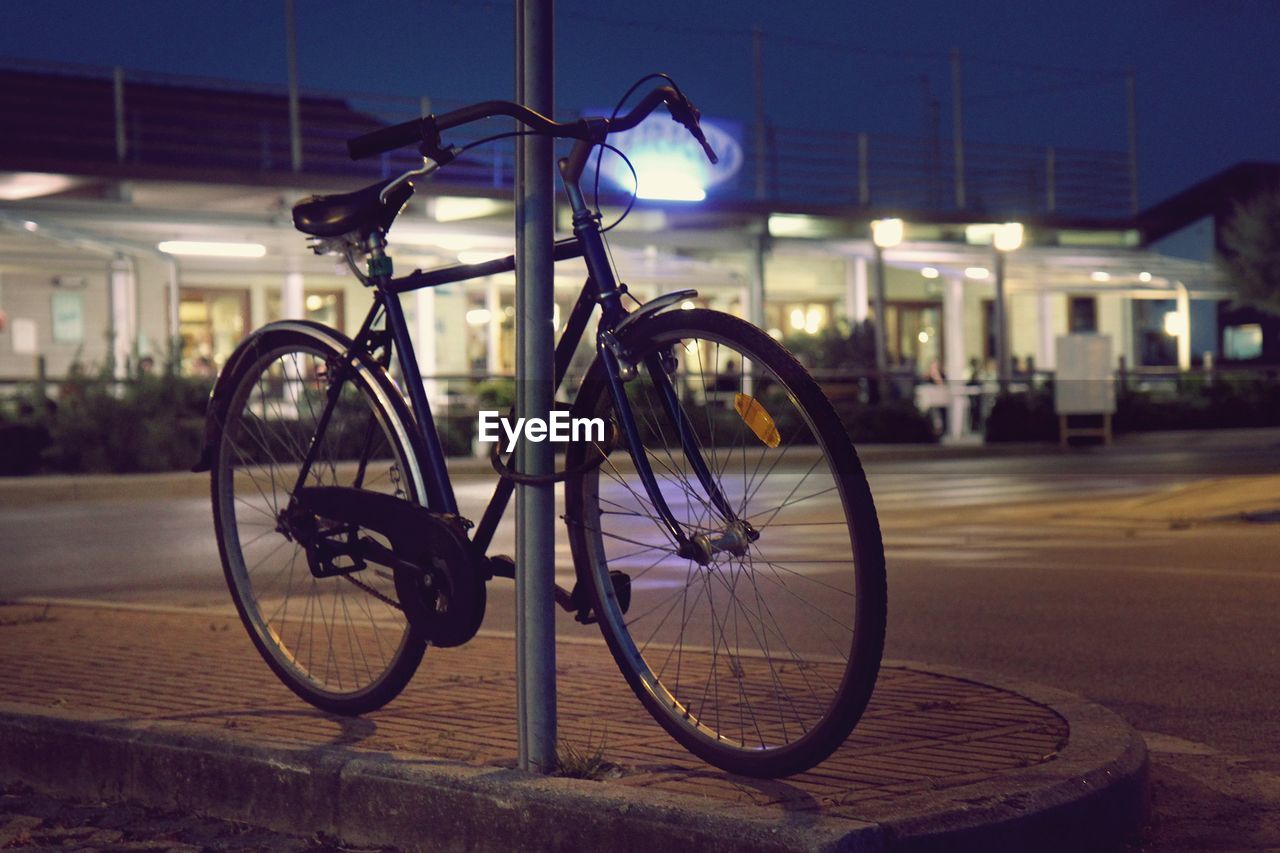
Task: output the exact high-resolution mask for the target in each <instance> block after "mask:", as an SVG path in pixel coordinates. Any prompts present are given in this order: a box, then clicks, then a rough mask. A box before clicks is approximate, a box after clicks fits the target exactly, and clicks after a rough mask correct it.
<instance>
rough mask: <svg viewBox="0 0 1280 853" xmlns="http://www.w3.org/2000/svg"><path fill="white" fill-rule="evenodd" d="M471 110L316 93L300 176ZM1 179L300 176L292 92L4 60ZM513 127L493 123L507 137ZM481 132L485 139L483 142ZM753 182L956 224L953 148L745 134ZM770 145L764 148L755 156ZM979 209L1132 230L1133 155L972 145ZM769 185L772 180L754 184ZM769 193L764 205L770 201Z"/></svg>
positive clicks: (395, 157)
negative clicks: (407, 129) (354, 149)
mask: <svg viewBox="0 0 1280 853" xmlns="http://www.w3.org/2000/svg"><path fill="white" fill-rule="evenodd" d="M460 105H461V102H458V101H446V100H440V99H428V98H406V97H395V96H386V95H377V94H367V93H353V92H344V93H326V92H312V91H303V92H302V93H301V96H300V102H299V118H300V123H299V133H300V139H299V140H298V142H299V144H300V149H301V159H300V162H299V163H297V164H296V165H297V167H298V171H300V172H301V173H302V174H304V175H307V176H314V177H320V176H325V177H350V178H352V179H353V181H354V180H360V179H365V180H373V179H377V178H380V177H385V176H389V175H392V174H395V173H398V172H401V171H404V170H405V169H407V168H409V167H410V166H411V165H414V164H415V162H416V156H415V155H414V154H413V152H411V151H402V152H396V153H393V154H390V155H384V156H383V157H381V158H379V159H376V160H372V161H364V162H359V163H353V162H352V161H351V160H350V159H349V158H348V157H347V152H346V147H345V142H346V140H347V139H349V138H350V137H352V136H355V135H358V134H360V133H364V132H366V131H369V130H372V129H374V128H376V127H378V126H381V125H383V124H386V123H389V122H398V121H404V120H406V119H408V118H411V117H414V116H417V115H421V114H424V113H426V112H431V111H435V112H441V111H445V110H448V109H451V108H454V107H456V106H460ZM0 117H3V123H4V125H5V126H6V128H7V130H6V132H5V133H4V134H3V135H0V167H3V168H6V169H13V170H16V169H30V170H42V169H44V170H56V171H61V172H67V173H71V174H87V175H99V174H101V175H113V176H115V175H122V176H129V175H137V176H146V175H154V174H164V175H166V176H174V175H180V174H181V173H183V172H186V173H189V174H191V175H192V176H193V177H194V176H199V177H200V178H201V179H205V180H228V181H234V180H242V179H244V177H245V176H246V175H259V176H262V175H273V176H279V177H283V176H286V175H289V174H291V173H293V172H294V167H295V164H294V162H293V158H292V144H293V141H294V140H293V139H292V132H293V128H292V126H291V123H290V121H289V97H288V92H287V90H286V89H285V88H284V87H278V86H264V85H255V84H250V83H243V82H232V81H222V80H213V79H207V78H193V77H182V76H177V75H170V74H155V73H146V72H138V71H132V70H128V71H126V70H122V69H119V68H103V67H96V66H81V65H68V64H62V63H58V64H53V63H40V62H28V61H24V60H15V59H0ZM507 124H508V123H506V122H495V129H496V130H506V129H508V128H507ZM478 132H481V133H487V132H488V131H486V130H485V129H479V131H478ZM743 137H744V138H743V139H742V145H743V148H744V157H743V158H742V162H743V169H742V172H741V173H740V174H739V175H738V176H737V177H736V179H734V180H731V181H728V182H726V183H724V184H722V185H720V186H718V187H715V188H714V189H713V190H712V191H711V195H712V198H718V199H722V200H725V201H730V202H733V201H763V202H767V203H772V204H782V205H787V206H801V207H803V206H806V205H808V206H830V205H840V206H860V207H869V208H877V209H885V208H899V209H903V210H915V211H938V212H958V211H959V210H961V208H959V206H958V205H957V199H956V197H957V193H956V190H955V187H956V181H957V176H956V174H955V172H954V151H953V147H952V145H953V143H952V140H950V139H942V138H941V137H937V138H929V137H913V136H901V135H893V134H880V133H865V132H863V133H857V132H844V131H829V130H815V129H811V128H792V127H769V128H767V129H766V131H765V132H764V133H760V134H757V133H752V132H745V133H744V134H743ZM758 139H762V140H763V144H764V145H765V151H764V156H763V157H760V156H757V146H758V144H759V142H758V141H757V140H758ZM964 153H965V156H964V162H965V173H964V175H963V180H964V186H965V206H964V208H963V210H966V211H972V212H974V213H975V214H991V215H1005V216H1008V215H1015V214H1017V215H1035V214H1062V215H1070V216H1084V217H1099V218H1124V217H1127V216H1129V215H1130V214H1131V213H1132V210H1131V192H1132V187H1131V186H1130V179H1131V175H1130V172H1129V162H1128V155H1127V154H1126V153H1125V152H1124V151H1100V150H1089V149H1082V148H1062V147H1055V146H1034V145H1015V144H1009V143H1000V142H983V141H975V140H965V141H964ZM756 169H761V170H763V172H764V173H763V174H761V175H753V174H752V172H753V170H756ZM514 173H515V167H514V146H513V144H511V143H510V142H505V143H497V144H494V145H490V146H485V147H483V148H480V149H477V150H476V151H473V152H468V154H467V155H465V156H464V157H462V158H460V159H459V160H458V161H457V162H455V163H454V164H452V165H451V166H450V167H449V169H447V170H444V171H443V172H442V173H441V175H440V177H439V180H440V181H442V182H443V183H445V184H446V185H450V184H451V185H456V186H465V187H470V188H473V189H475V190H482V191H483V190H501V191H509V190H510V189H511V187H512V184H513V178H514ZM761 187H762V188H763V189H764V195H763V197H761V195H760V193H759V188H761Z"/></svg>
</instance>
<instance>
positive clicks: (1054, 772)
mask: <svg viewBox="0 0 1280 853" xmlns="http://www.w3.org/2000/svg"><path fill="white" fill-rule="evenodd" d="M884 666H891V667H892V666H898V667H903V668H906V669H915V670H920V671H924V672H931V673H936V674H938V675H945V676H949V677H951V678H959V679H963V680H966V681H973V682H976V683H978V684H986V685H988V686H991V687H996V688H999V689H1001V690H1006V691H1008V692H1010V693H1016V694H1019V695H1021V696H1025V697H1026V698H1028V699H1030V700H1032V701H1033V702H1037V703H1039V704H1041V705H1045V706H1047V707H1049V708H1050V709H1052V710H1053V711H1054V713H1056V714H1058V715H1059V716H1060V717H1062V718H1063V719H1064V720H1066V721H1067V724H1068V727H1069V729H1070V734H1069V736H1068V740H1067V743H1066V745H1065V746H1064V747H1063V748H1062V749H1061V750H1060V751H1059V752H1058V754H1057V756H1056V757H1055V759H1054V760H1053V761H1050V762H1046V763H1044V764H1037V765H1034V766H1032V767H1028V768H1026V769H1024V770H1019V771H1013V772H1008V773H1004V774H1001V776H1000V777H999V778H998V779H996V780H992V781H988V782H980V783H976V784H973V785H965V786H963V787H959V788H955V789H951V790H948V791H943V792H940V793H937V794H931V795H928V796H921V797H916V798H913V799H911V800H906V801H901V802H899V803H897V804H895V813H894V814H890V815H884V816H880V817H879V818H878V820H877V822H878V823H879V824H880V825H881V826H882V827H883V828H884V829H885V831H886V835H887V838H888V841H887V849H891V850H895V851H897V850H901V851H912V853H916V851H920V852H921V853H924V851H948V852H949V853H950V851H956V853H963V852H964V851H975V853H976V851H989V850H1037V851H1057V850H1062V851H1066V850H1091V849H1108V848H1111V847H1114V846H1116V845H1117V842H1119V841H1121V840H1122V839H1125V838H1127V837H1132V836H1134V835H1136V834H1137V832H1138V831H1139V830H1140V829H1141V827H1142V825H1143V824H1144V823H1145V821H1146V819H1147V816H1148V814H1149V812H1150V790H1149V784H1148V761H1147V746H1146V743H1145V742H1144V741H1143V740H1142V737H1141V736H1140V735H1139V734H1138V733H1137V732H1136V731H1135V730H1134V729H1133V728H1132V727H1131V726H1130V725H1129V724H1128V723H1126V722H1125V721H1124V720H1123V719H1121V718H1120V717H1119V716H1118V715H1116V714H1115V713H1113V712H1111V711H1109V710H1107V709H1106V708H1104V707H1102V706H1101V705H1098V704H1096V703H1094V702H1090V701H1088V700H1087V699H1084V698H1082V697H1080V696H1077V695H1075V694H1073V693H1068V692H1067V691H1065V690H1058V689H1056V688H1052V687H1045V686H1044V685H1040V684H1035V683H1031V682H1026V681H1021V680H1014V679H1004V678H998V677H993V676H991V675H989V674H987V673H977V672H973V671H972V670H967V669H963V668H960V667H954V666H945V665H940V664H920V663H916V662H911V661H885V662H884Z"/></svg>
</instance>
